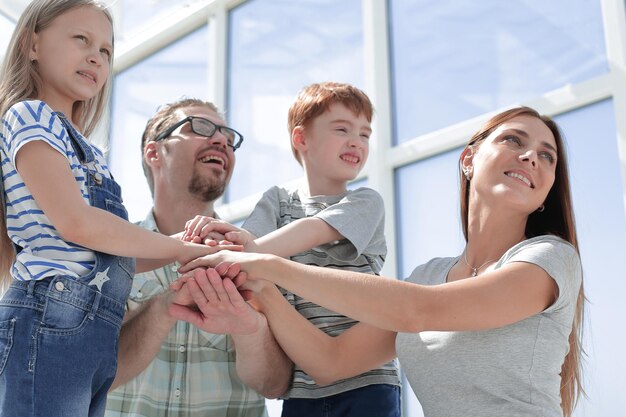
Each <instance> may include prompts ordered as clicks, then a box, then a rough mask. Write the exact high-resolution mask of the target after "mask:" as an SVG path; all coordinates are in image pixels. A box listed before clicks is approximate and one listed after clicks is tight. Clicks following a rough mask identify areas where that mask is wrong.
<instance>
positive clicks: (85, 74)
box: [77, 71, 96, 83]
mask: <svg viewBox="0 0 626 417" xmlns="http://www.w3.org/2000/svg"><path fill="white" fill-rule="evenodd" d="M77 73H78V74H79V75H82V76H83V77H85V78H88V79H90V80H91V81H93V82H94V83H95V82H96V77H94V76H93V75H90V74H87V73H85V72H82V71H77Z"/></svg>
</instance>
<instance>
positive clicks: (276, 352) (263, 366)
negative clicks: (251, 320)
mask: <svg viewBox="0 0 626 417" xmlns="http://www.w3.org/2000/svg"><path fill="white" fill-rule="evenodd" d="M232 338H233V341H234V343H235V349H236V351H237V361H236V367H237V375H238V376H239V378H240V379H241V380H242V381H243V383H244V384H246V385H247V386H249V387H250V388H252V389H254V390H255V391H257V392H258V393H259V394H261V395H263V396H264V397H266V398H277V397H279V396H280V395H282V394H283V393H284V392H285V391H287V389H288V388H289V384H290V382H291V376H292V368H293V365H292V362H291V360H290V359H289V358H288V357H287V355H285V353H284V352H283V350H282V349H281V348H280V346H278V343H276V340H275V339H274V336H273V335H272V332H271V331H270V329H269V327H268V325H267V320H265V319H263V320H262V325H261V326H260V328H259V330H258V331H257V332H256V333H254V334H250V335H232Z"/></svg>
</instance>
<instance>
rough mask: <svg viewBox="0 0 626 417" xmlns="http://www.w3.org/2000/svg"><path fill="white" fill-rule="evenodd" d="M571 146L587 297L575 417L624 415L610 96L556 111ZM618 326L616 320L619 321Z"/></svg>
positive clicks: (621, 283) (624, 311) (620, 248)
mask: <svg viewBox="0 0 626 417" xmlns="http://www.w3.org/2000/svg"><path fill="white" fill-rule="evenodd" d="M556 121H557V122H558V123H559V125H560V126H561V128H562V129H563V132H564V133H565V136H566V140H567V143H568V147H569V156H570V161H569V162H570V178H571V181H572V192H573V199H574V209H575V212H576V226H577V228H578V239H579V242H580V252H581V256H582V260H583V268H584V269H583V272H584V280H585V292H586V294H587V298H588V299H589V303H588V304H587V316H586V317H585V320H586V328H585V330H586V333H585V349H586V351H587V355H588V358H587V360H586V367H585V372H584V376H585V389H586V391H587V394H588V395H589V399H588V400H587V399H584V398H583V399H582V400H581V404H580V406H579V407H578V409H577V412H576V414H575V415H576V416H580V417H582V416H611V415H619V414H620V413H622V412H623V410H624V408H625V407H626V397H624V393H623V389H620V388H621V386H622V385H623V383H621V382H619V381H621V380H622V379H621V376H622V375H624V374H625V373H626V362H625V361H624V360H620V359H619V358H622V357H623V352H624V350H626V336H625V333H624V332H622V331H618V330H617V328H618V327H619V326H620V325H619V324H617V323H616V321H615V319H616V318H618V317H620V318H621V317H626V304H624V300H623V294H626V281H625V280H624V277H626V257H625V256H624V248H626V216H625V214H624V213H625V211H624V198H623V190H624V189H623V184H622V179H621V170H620V161H619V156H618V153H617V133H616V127H615V114H614V109H613V103H612V102H611V101H610V100H607V101H603V102H600V103H597V104H593V105H591V106H587V107H584V108H581V109H579V110H576V111H572V112H569V113H567V114H564V115H562V116H559V117H557V118H556ZM616 326H617V327H616Z"/></svg>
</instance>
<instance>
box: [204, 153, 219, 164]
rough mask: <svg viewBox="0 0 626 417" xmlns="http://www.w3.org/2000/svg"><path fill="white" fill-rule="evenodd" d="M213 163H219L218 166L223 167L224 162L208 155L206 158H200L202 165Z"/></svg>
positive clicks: (217, 157)
mask: <svg viewBox="0 0 626 417" xmlns="http://www.w3.org/2000/svg"><path fill="white" fill-rule="evenodd" d="M214 161H215V162H219V163H220V164H222V165H224V160H223V159H222V158H220V157H219V156H215V155H208V156H205V157H202V158H200V162H202V163H207V162H214Z"/></svg>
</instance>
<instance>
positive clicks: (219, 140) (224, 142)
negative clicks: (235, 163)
mask: <svg viewBox="0 0 626 417" xmlns="http://www.w3.org/2000/svg"><path fill="white" fill-rule="evenodd" d="M208 140H209V143H210V144H211V145H218V146H221V147H222V148H224V149H226V148H228V138H227V137H226V136H224V134H223V133H222V131H221V130H220V129H217V130H215V133H213V136H211V137H210V138H208Z"/></svg>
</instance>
